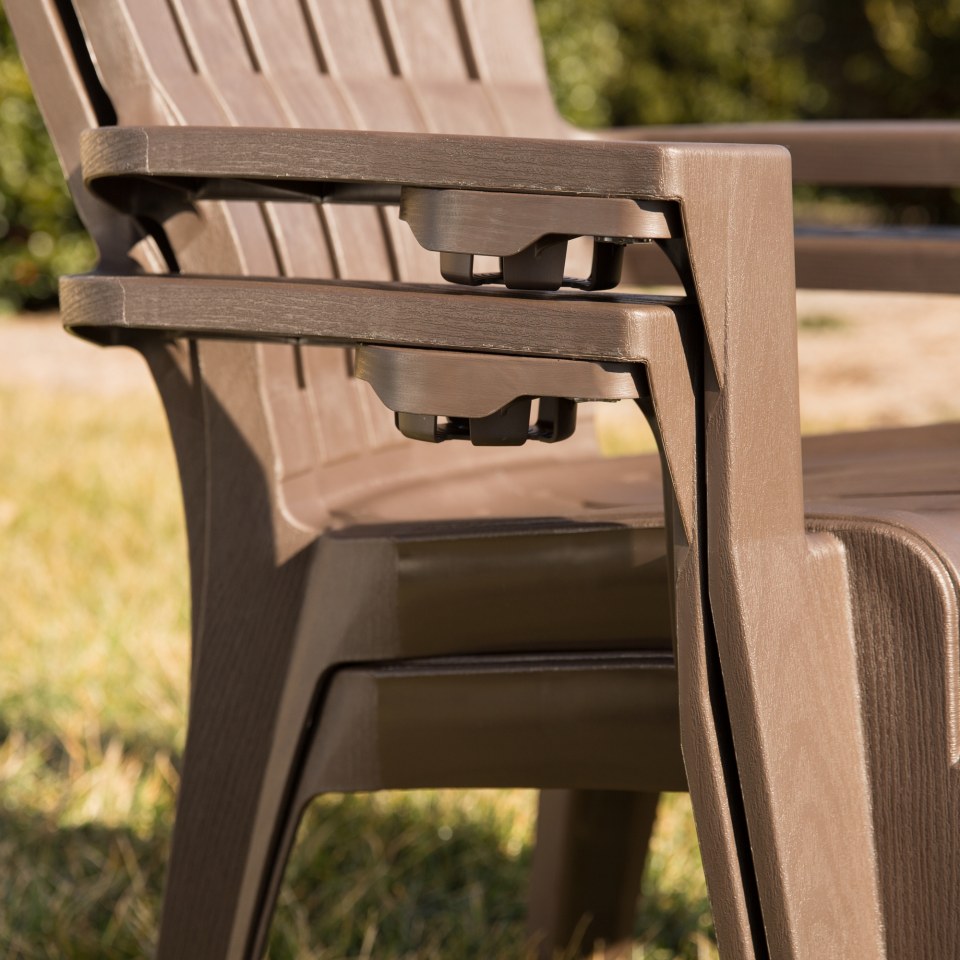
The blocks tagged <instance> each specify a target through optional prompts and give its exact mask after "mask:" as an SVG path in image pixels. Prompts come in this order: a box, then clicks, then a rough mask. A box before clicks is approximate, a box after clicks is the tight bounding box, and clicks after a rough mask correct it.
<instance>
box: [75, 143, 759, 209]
mask: <svg viewBox="0 0 960 960" xmlns="http://www.w3.org/2000/svg"><path fill="white" fill-rule="evenodd" d="M772 149H774V148H771V147H769V146H763V145H761V146H749V145H742V144H740V145H730V146H723V145H720V146H717V145H704V144H700V143H689V144H687V143H678V144H663V143H614V142H600V141H596V142H594V141H569V140H534V139H521V138H506V137H475V136H446V135H439V134H405V133H379V132H369V131H351V130H300V129H274V128H270V129H261V128H244V127H122V128H121V127H106V128H101V129H97V130H89V131H87V132H85V133H84V135H83V137H82V141H81V157H82V165H83V174H84V179H85V181H86V183H87V185H88V186H89V187H90V189H91V190H92V191H93V192H94V193H96V194H98V195H99V196H101V197H103V198H104V199H106V200H108V202H110V203H112V204H113V205H114V206H116V207H118V208H120V209H123V210H124V211H125V212H135V211H134V210H132V209H131V208H132V207H135V206H136V204H137V203H138V202H141V201H142V197H143V192H144V189H145V187H144V184H145V183H150V182H153V183H154V184H156V185H159V186H160V187H161V188H162V187H164V186H166V187H167V188H170V187H175V188H176V189H177V190H178V191H180V192H181V193H183V192H185V193H186V194H187V195H188V196H189V197H190V198H191V199H255V200H264V199H270V200H276V199H283V198H284V196H286V198H287V199H302V197H303V196H309V197H314V198H320V199H331V200H337V201H340V202H380V203H395V202H397V201H398V200H399V196H400V193H399V190H400V187H402V186H405V185H406V186H424V187H440V188H452V189H472V190H493V191H505V192H515V193H540V194H575V195H579V196H593V197H630V198H634V199H652V200H674V199H678V198H679V196H680V195H681V193H682V184H681V183H680V182H678V177H677V176H676V172H677V171H676V168H677V166H678V161H680V162H681V164H682V162H683V161H688V160H693V159H694V158H697V157H699V158H703V159H706V158H708V157H710V158H711V159H712V160H713V161H714V162H716V163H717V164H718V172H719V169H720V167H722V166H723V165H724V159H725V157H726V156H728V155H729V157H730V158H731V159H740V158H744V157H747V158H749V157H751V156H754V155H755V156H756V158H757V161H758V162H761V163H762V162H764V158H769V156H770V151H771V150H772Z"/></svg>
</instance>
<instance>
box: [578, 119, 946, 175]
mask: <svg viewBox="0 0 960 960" xmlns="http://www.w3.org/2000/svg"><path fill="white" fill-rule="evenodd" d="M596 135H597V137H599V138H602V139H604V140H611V141H617V142H624V141H629V142H636V143H642V142H645V141H659V140H671V141H694V140H699V141H701V142H710V143H777V144H781V145H782V146H785V147H786V148H787V149H788V150H789V151H790V153H791V155H792V157H793V176H794V180H795V181H796V182H798V183H813V184H822V185H825V186H890V187H952V186H956V185H957V184H960V122H957V121H955V120H921V121H912V120H888V121H882V120H877V121H847V120H842V121H839V120H838V121H820V122H810V121H799V122H796V123H731V124H684V125H680V126H654V127H623V128H619V129H610V130H602V131H598V132H597V134H596Z"/></svg>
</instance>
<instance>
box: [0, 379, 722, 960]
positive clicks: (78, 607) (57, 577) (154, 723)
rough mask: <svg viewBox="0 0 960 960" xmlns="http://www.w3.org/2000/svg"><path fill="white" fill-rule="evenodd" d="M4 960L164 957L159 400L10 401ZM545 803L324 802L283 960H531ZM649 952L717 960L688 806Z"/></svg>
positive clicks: (176, 734)
mask: <svg viewBox="0 0 960 960" xmlns="http://www.w3.org/2000/svg"><path fill="white" fill-rule="evenodd" d="M0 536H2V542H3V550H2V551H0V584H2V589H0V663H2V664H3V669H2V674H0V677H2V679H0V864H2V865H3V868H2V869H0V960H12V958H18V960H19V958H24V960H40V958H77V960H86V958H91V960H93V958H98V960H112V958H127V957H130V958H133V957H138V958H139V957H143V956H147V955H149V954H150V953H151V951H152V948H153V945H154V942H155V937H156V929H157V915H158V910H159V902H160V899H159V898H160V889H161V883H162V877H163V864H164V862H165V857H166V852H167V844H168V841H169V837H170V829H171V822H172V813H173V802H174V796H175V792H176V788H177V780H178V774H177V768H178V760H179V754H180V750H181V747H182V743H183V729H184V718H185V692H186V677H187V669H188V663H187V647H188V637H187V634H188V617H189V608H188V597H187V578H186V546H185V538H184V533H183V529H182V520H181V515H180V505H179V492H178V486H177V479H176V472H175V468H174V463H173V457H172V452H171V449H170V444H169V442H168V439H167V436H166V429H165V425H164V422H163V417H162V413H161V410H160V406H159V402H158V401H157V400H155V399H154V398H153V396H152V395H150V394H146V393H139V392H134V393H131V394H129V395H128V394H124V395H123V396H122V397H120V398H118V397H116V396H113V397H110V396H98V395H96V394H91V393H89V392H83V391H76V390H74V391H68V390H63V389H60V390H50V389H43V390H41V389H39V388H36V387H32V388H31V387H29V386H18V387H16V388H13V387H9V386H6V387H0ZM534 812H535V795H534V794H533V793H531V792H529V791H503V790H499V791H469V792H464V791H441V792H416V793H408V794H402V793H387V794H378V795H358V796H347V797H325V798H322V799H321V800H319V801H318V802H317V803H316V804H315V805H314V807H313V808H312V810H311V811H310V813H309V815H308V817H307V821H306V823H305V826H304V829H303V831H302V833H301V841H300V843H299V844H298V847H297V850H296V851H295V855H294V857H293V860H292V862H291V864H290V868H289V871H288V874H287V882H286V884H285V886H284V889H283V892H282V895H281V901H280V907H279V911H278V915H277V919H276V921H275V924H274V931H273V937H272V943H271V953H270V956H271V957H273V958H275V960H281V958H283V960H286V958H295V957H296V958H338V957H374V958H388V957H405V958H415V957H436V956H437V955H438V954H440V953H442V954H443V955H445V956H450V957H457V958H469V957H481V956H482V957H488V956H491V955H497V956H503V957H523V956H525V955H526V953H527V949H526V944H525V942H524V930H523V911H524V907H523V904H524V891H525V883H526V877H527V870H528V867H529V861H530V853H531V840H532V831H533V818H534ZM645 889H646V891H647V894H648V896H647V898H646V901H645V903H644V905H643V907H642V913H641V915H640V916H639V917H638V924H637V932H638V935H637V944H636V950H635V955H636V956H637V957H644V958H650V960H654V958H656V960H666V958H674V957H684V958H697V960H706V958H711V957H715V956H716V951H715V948H714V946H713V941H712V927H711V923H710V917H709V908H708V905H707V901H706V894H705V890H704V884H703V876H702V872H701V867H700V859H699V853H698V850H697V845H696V839H695V835H694V831H693V824H692V819H691V815H690V808H689V802H688V800H687V798H686V797H685V796H668V797H665V798H664V800H663V802H662V804H661V816H660V821H659V827H658V831H657V835H656V839H655V843H654V847H653V852H652V856H651V858H650V862H649V864H648V870H647V876H646V879H645Z"/></svg>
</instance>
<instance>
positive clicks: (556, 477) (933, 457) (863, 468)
mask: <svg viewBox="0 0 960 960" xmlns="http://www.w3.org/2000/svg"><path fill="white" fill-rule="evenodd" d="M958 450H960V423H942V424H934V425H931V426H924V427H899V428H893V429H883V430H867V431H860V432H856V433H842V434H826V435H820V436H811V437H805V438H804V440H803V466H804V485H805V492H806V498H807V503H808V510H809V511H816V510H817V509H818V506H820V505H822V504H824V503H833V502H835V501H838V500H842V501H845V502H847V501H854V500H856V501H867V502H869V503H872V504H874V505H875V506H882V505H890V504H892V503H894V502H895V503H896V504H897V505H898V506H899V507H901V508H905V509H906V508H912V509H916V510H922V509H924V508H925V505H929V504H928V501H930V503H932V502H933V501H932V500H931V498H933V499H934V500H936V501H937V505H938V508H939V509H943V506H944V503H943V499H942V498H944V497H946V498H950V497H957V498H960V472H958V470H957V465H956V457H957V451H958ZM476 452H477V454H482V453H483V452H484V451H476ZM467 463H469V460H468V461H467ZM468 469H469V468H468ZM660 484H661V478H660V462H659V459H658V458H657V456H655V455H653V454H647V455H642V456H632V457H623V458H615V459H598V458H596V457H589V458H588V457H585V458H583V459H578V460H573V461H554V460H549V459H543V458H539V457H537V458H529V459H527V460H525V459H524V457H523V456H519V457H517V458H516V459H515V460H514V461H512V462H508V463H504V462H502V461H498V462H497V463H495V464H494V465H493V466H492V467H491V468H490V469H483V460H482V456H478V457H477V460H476V462H475V464H474V467H473V469H472V470H470V471H469V472H466V470H465V471H464V472H463V473H455V474H444V475H443V477H442V478H438V480H437V481H436V482H433V483H424V484H418V485H416V486H406V487H403V488H401V489H397V490H392V491H389V492H386V493H380V494H379V495H378V496H376V497H372V498H368V499H364V500H362V501H357V502H356V503H353V504H349V505H347V506H346V507H343V508H341V509H340V510H338V516H339V519H340V521H341V523H344V524H350V523H358V524H368V523H383V522H401V523H402V522H405V521H412V520H428V521H448V520H477V519H481V518H521V517H529V518H535V517H536V518H550V517H553V518H564V519H565V520H567V521H571V520H577V521H580V522H586V523H591V522H597V521H601V522H602V521H607V520H613V519H614V518H615V516H617V515H621V514H622V515H624V516H626V515H631V516H634V517H639V516H642V517H650V518H652V517H655V516H656V517H659V516H661V514H662V510H663V502H662V495H661V489H660ZM847 506H848V507H850V508H851V509H852V508H853V506H854V505H853V504H852V503H848V504H847ZM861 506H862V505H861Z"/></svg>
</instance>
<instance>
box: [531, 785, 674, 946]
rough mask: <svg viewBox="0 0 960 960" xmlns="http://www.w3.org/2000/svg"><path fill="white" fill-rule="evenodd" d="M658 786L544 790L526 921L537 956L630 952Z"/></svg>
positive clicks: (538, 821)
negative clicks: (634, 789)
mask: <svg viewBox="0 0 960 960" xmlns="http://www.w3.org/2000/svg"><path fill="white" fill-rule="evenodd" d="M658 799H659V794H656V793H634V792H630V791H626V790H544V791H542V792H541V794H540V811H539V817H538V820H537V844H536V850H535V853H534V859H533V871H532V875H531V881H530V902H529V920H528V925H529V929H530V932H531V935H532V936H533V938H534V939H535V941H536V943H537V951H538V956H539V957H540V958H542V960H552V958H553V957H554V956H555V955H556V954H557V953H565V954H566V953H567V951H568V950H570V949H573V950H575V951H577V952H578V953H579V954H586V955H589V954H591V952H593V950H594V946H595V945H598V944H599V943H600V941H602V942H603V944H604V950H605V955H606V956H607V957H624V956H629V955H630V950H631V942H632V938H633V929H634V922H635V918H636V908H637V899H638V897H639V894H640V881H641V879H642V877H643V868H644V864H645V863H646V859H647V848H648V846H649V842H650V835H651V833H652V831H653V824H654V819H655V817H656V810H657V801H658Z"/></svg>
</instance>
